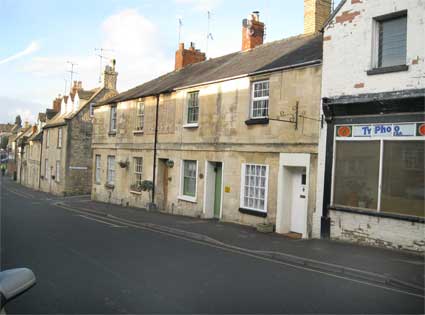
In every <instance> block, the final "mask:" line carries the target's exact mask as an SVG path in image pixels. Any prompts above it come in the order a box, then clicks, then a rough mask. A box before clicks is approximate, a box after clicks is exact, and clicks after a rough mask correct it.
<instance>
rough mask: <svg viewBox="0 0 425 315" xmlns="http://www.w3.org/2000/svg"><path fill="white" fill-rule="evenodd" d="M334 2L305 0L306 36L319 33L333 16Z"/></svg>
mask: <svg viewBox="0 0 425 315" xmlns="http://www.w3.org/2000/svg"><path fill="white" fill-rule="evenodd" d="M331 7H332V0H304V34H313V33H316V32H319V31H320V30H321V28H322V27H323V25H324V24H325V22H326V20H327V19H328V18H329V15H330V14H331Z"/></svg>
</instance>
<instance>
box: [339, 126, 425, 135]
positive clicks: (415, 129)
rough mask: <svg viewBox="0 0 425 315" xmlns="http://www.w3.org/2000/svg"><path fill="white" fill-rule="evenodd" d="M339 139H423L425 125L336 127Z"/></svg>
mask: <svg viewBox="0 0 425 315" xmlns="http://www.w3.org/2000/svg"><path fill="white" fill-rule="evenodd" d="M336 136H337V138H348V137H351V138H365V137H366V138H376V137H423V136H425V123H423V122H421V123H400V124H368V125H344V126H336Z"/></svg>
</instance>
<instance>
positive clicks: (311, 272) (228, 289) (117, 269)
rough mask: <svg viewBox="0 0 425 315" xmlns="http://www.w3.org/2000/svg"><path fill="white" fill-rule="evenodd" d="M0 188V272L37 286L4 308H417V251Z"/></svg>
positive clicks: (420, 302) (8, 184)
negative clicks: (32, 276)
mask: <svg viewBox="0 0 425 315" xmlns="http://www.w3.org/2000/svg"><path fill="white" fill-rule="evenodd" d="M0 190H1V207H0V210H1V219H2V221H1V227H2V234H1V235H2V238H1V244H2V247H1V249H2V257H1V262H2V269H4V268H13V267H25V266H26V267H30V268H32V269H33V270H34V271H35V273H36V275H37V277H38V282H39V283H38V284H37V285H36V287H34V289H31V290H30V291H29V292H27V293H25V294H24V295H22V296H20V297H19V298H18V299H16V300H15V301H12V302H11V303H10V305H7V306H6V310H7V312H8V313H129V312H130V313H145V312H148V313H158V312H159V313H421V314H422V313H424V293H423V287H424V258H423V256H418V255H414V254H412V253H407V252H402V251H394V250H386V249H380V248H372V247H365V246H358V245H355V244H348V243H342V242H335V241H330V240H293V239H289V238H285V237H283V236H280V235H277V234H262V233H258V232H257V231H256V230H255V229H254V228H252V227H247V226H241V225H236V224H231V223H224V222H219V221H216V220H201V219H198V218H190V217H182V216H175V215H170V214H165V213H160V212H148V211H146V210H143V209H138V208H126V207H121V206H117V205H110V204H103V203H98V202H93V201H91V200H90V199H89V197H88V196H83V197H81V196H79V197H65V198H63V197H55V196H51V195H49V194H45V193H41V192H37V191H33V190H31V189H28V188H24V187H22V186H19V185H18V184H16V183H15V182H12V181H10V180H8V179H3V180H2V183H1V186H0ZM18 249H19V250H18Z"/></svg>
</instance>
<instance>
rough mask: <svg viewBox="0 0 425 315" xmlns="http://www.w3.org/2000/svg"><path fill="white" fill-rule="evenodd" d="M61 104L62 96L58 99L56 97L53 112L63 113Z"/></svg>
mask: <svg viewBox="0 0 425 315" xmlns="http://www.w3.org/2000/svg"><path fill="white" fill-rule="evenodd" d="M61 104H62V96H61V95H60V94H59V95H58V97H56V98H55V99H54V100H53V110H54V111H55V112H56V113H59V112H60V111H61Z"/></svg>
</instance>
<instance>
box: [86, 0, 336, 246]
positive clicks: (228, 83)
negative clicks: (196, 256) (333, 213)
mask: <svg viewBox="0 0 425 315" xmlns="http://www.w3.org/2000/svg"><path fill="white" fill-rule="evenodd" d="M330 2H331V1H325V0H306V1H305V10H306V12H305V32H304V34H301V35H299V36H294V37H290V38H286V39H283V40H278V41H275V42H270V43H265V44H263V36H264V23H262V22H261V21H260V17H259V13H258V12H253V13H252V14H251V15H250V16H249V18H248V19H245V20H243V22H242V50H241V51H238V52H235V53H232V54H229V55H225V56H222V57H218V58H212V59H208V60H205V54H203V53H202V52H200V51H199V50H197V49H196V48H195V47H194V45H193V44H191V45H190V47H189V48H188V49H185V47H184V44H180V45H179V49H178V50H177V51H176V59H175V70H174V71H172V72H170V73H167V74H165V75H163V76H160V77H158V78H156V79H154V80H152V81H149V82H147V83H144V84H142V85H139V86H137V87H135V88H132V89H130V90H128V91H126V92H123V93H120V94H118V95H117V96H115V97H113V98H110V99H108V100H107V101H105V102H102V103H98V104H97V105H95V109H94V116H95V118H94V129H93V142H92V148H93V161H92V168H93V177H92V183H93V185H92V191H91V194H92V199H94V200H98V201H102V202H110V203H115V204H121V205H125V206H126V205H128V206H135V207H146V206H147V205H148V204H149V203H150V202H151V201H153V202H154V203H155V204H156V205H157V206H158V207H159V209H160V210H161V211H164V212H167V213H172V214H181V215H187V216H195V217H201V218H217V219H220V220H224V221H231V222H237V223H241V224H247V225H257V224H266V226H270V227H275V229H276V231H277V232H278V233H291V232H293V233H294V234H296V235H297V236H299V237H303V238H308V237H311V236H312V231H313V227H312V218H313V213H314V212H315V201H316V199H315V186H316V165H317V147H318V131H319V126H320V115H319V112H320V90H321V68H322V34H320V33H319V32H318V31H319V29H320V27H321V26H322V25H323V23H324V22H325V20H326V19H327V18H328V16H329V13H330V8H331V3H330ZM144 180H149V181H152V182H153V184H154V185H153V187H154V188H153V191H152V192H145V191H143V189H142V188H143V185H142V183H143V181H144Z"/></svg>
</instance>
